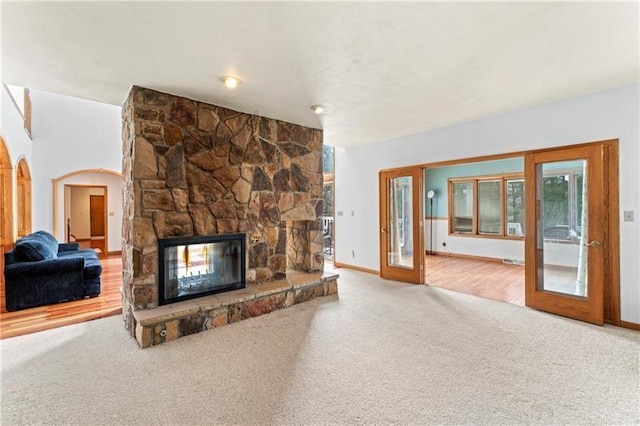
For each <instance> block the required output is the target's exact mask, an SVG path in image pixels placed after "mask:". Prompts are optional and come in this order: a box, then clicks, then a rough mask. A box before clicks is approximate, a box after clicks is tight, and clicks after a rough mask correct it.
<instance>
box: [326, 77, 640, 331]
mask: <svg viewBox="0 0 640 426" xmlns="http://www.w3.org/2000/svg"><path fill="white" fill-rule="evenodd" d="M639 89H640V86H638V85H634V86H627V87H622V88H617V89H613V90H609V91H605V92H600V93H596V94H592V95H588V96H582V97H578V98H573V99H568V100H564V101H561V102H555V103H552V104H548V105H543V106H539V107H536V108H530V109H527V110H523V111H519V112H515V113H510V114H504V115H499V116H495V117H489V118H485V119H481V120H476V121H472V122H467V123H463V124H459V125H456V126H451V127H447V128H442V129H437V130H432V131H428V132H423V133H418V134H414V135H410V136H405V137H401V138H397V139H392V140H387V141H382V142H378V143H375V144H372V145H367V146H363V147H358V148H351V149H336V151H335V152H336V156H335V161H336V175H335V191H336V194H335V196H336V201H335V203H336V224H335V226H336V261H337V262H341V263H346V264H351V265H356V266H360V267H364V268H369V269H375V270H378V269H379V232H378V231H379V223H378V172H379V171H380V170H381V169H386V168H392V167H400V166H407V165H412V164H422V163H432V162H438V161H445V160H454V159H464V158H469V157H475V156H482V155H491V154H502V153H508V152H516V151H523V150H529V149H538V148H544V147H554V146H561V145H571V144H577V143H583V142H592V141H599V140H605V139H614V138H617V139H619V140H620V211H621V214H622V212H623V211H625V210H632V211H635V216H636V221H635V222H624V221H622V217H620V248H621V259H620V262H621V271H620V272H621V291H620V293H621V295H620V296H621V311H622V320H624V321H631V322H635V323H640V280H639V279H638V278H639V276H640V262H638V254H639V253H640V242H639V241H640V226H639V225H638V221H639V220H640V217H639V211H638V210H639V209H640V185H639V183H640V172H639V170H640V167H638V164H639V163H640V149H639V137H640V135H639V126H640V118H639V117H640V106H639V101H640V96H639V93H638V92H639ZM325 142H326V143H328V144H331V143H332V142H331V141H330V140H326V141H325ZM341 212H342V213H343V214H342V215H341V214H340V213H341ZM352 253H354V254H355V255H354V256H353V255H352Z"/></svg>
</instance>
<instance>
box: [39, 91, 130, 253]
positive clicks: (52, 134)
mask: <svg viewBox="0 0 640 426" xmlns="http://www.w3.org/2000/svg"><path fill="white" fill-rule="evenodd" d="M31 100H32V108H33V111H32V136H33V163H32V164H30V165H31V172H32V178H33V181H32V184H33V188H32V196H33V212H34V215H33V229H34V231H35V230H39V229H44V230H47V231H50V232H54V229H53V228H54V224H53V207H52V206H53V190H52V180H53V179H56V178H60V177H62V176H64V175H66V174H68V173H71V172H75V171H78V170H91V169H105V170H110V171H115V172H120V170H121V168H122V166H121V164H122V152H121V117H120V110H121V108H120V107H117V106H113V105H107V104H101V103H98V102H92V101H87V100H83V99H77V98H70V97H67V96H61V95H55V94H51V93H46V92H40V91H37V90H31ZM99 175H103V177H104V176H108V175H106V174H99ZM77 176H84V175H77ZM74 177H75V176H74ZM119 179H120V189H121V181H122V179H121V178H119ZM66 183H71V182H66ZM73 183H76V184H96V185H104V183H103V181H102V180H100V179H98V181H96V178H95V177H93V178H90V179H89V180H82V179H80V180H79V181H78V180H75V181H74V182H73ZM62 191H63V190H60V191H59V192H58V199H59V202H58V208H59V209H63V207H64V206H63V204H64V203H63V199H64V197H63V192H62ZM116 191H118V192H116ZM119 191H120V190H116V189H113V190H112V189H111V188H109V190H108V196H109V210H110V211H113V212H114V213H115V212H116V211H118V212H119V215H120V216H119V217H120V220H121V217H122V213H121V210H122V208H121V206H122V200H121V198H122V195H121V192H119ZM115 196H117V197H118V198H119V202H118V203H115V202H113V203H112V197H115ZM112 206H113V208H112ZM62 211H64V210H62ZM58 217H59V218H60V220H59V222H62V220H61V219H62V218H63V215H62V214H59V215H58ZM114 217H115V216H113V217H112V216H109V225H108V226H109V234H110V236H109V247H108V250H109V251H114V250H120V246H121V238H120V235H121V234H120V233H121V227H120V224H119V223H118V224H114V225H112V223H111V222H112V221H114V220H115V219H113V218H114ZM60 226H63V225H60V224H58V231H57V232H56V233H57V234H58V237H59V238H60V239H63V236H64V232H60V231H59V227H60ZM115 231H117V235H115V236H114V237H112V236H111V234H112V233H113V232H115ZM113 244H117V245H113Z"/></svg>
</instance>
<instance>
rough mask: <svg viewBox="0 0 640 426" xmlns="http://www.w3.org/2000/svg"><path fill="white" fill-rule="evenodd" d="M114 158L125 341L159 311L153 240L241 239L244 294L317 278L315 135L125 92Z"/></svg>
mask: <svg viewBox="0 0 640 426" xmlns="http://www.w3.org/2000/svg"><path fill="white" fill-rule="evenodd" d="M122 149H123V177H124V182H125V185H124V187H125V189H124V191H125V192H124V206H123V207H124V217H123V254H122V256H123V283H124V286H123V307H122V309H123V316H124V319H125V324H126V327H127V329H128V330H129V332H130V333H131V334H133V335H136V328H139V326H140V320H139V318H136V313H140V312H141V311H146V310H153V309H155V308H157V307H158V306H159V303H160V289H159V275H160V273H159V271H160V268H163V267H164V265H160V264H159V249H158V244H159V241H163V240H167V239H171V238H180V239H184V238H189V237H195V238H200V237H203V236H211V235H227V234H244V238H245V242H244V243H245V245H246V259H244V260H245V261H246V262H245V264H246V270H245V271H243V273H244V275H245V281H246V285H247V288H248V289H249V288H251V287H252V286H259V285H261V284H264V283H269V282H272V281H278V280H283V279H286V278H287V276H288V275H290V274H291V273H292V272H302V273H312V272H314V271H322V269H323V266H324V258H323V255H322V250H323V242H322V237H323V235H322V227H321V221H320V217H321V215H322V195H323V192H322V131H321V130H317V129H311V128H308V127H303V126H298V125H294V124H290V123H285V122H282V121H278V120H273V119H269V118H265V117H260V116H256V115H250V114H245V113H241V112H237V111H233V110H230V109H226V108H222V107H218V106H214V105H210V104H207V103H204V102H198V101H194V100H191V99H187V98H183V97H178V96H173V95H169V94H166V93H161V92H158V91H154V90H150V89H146V88H141V87H133V88H132V90H131V92H130V94H129V96H128V98H127V100H126V102H125V104H124V106H123V146H122ZM325 284H326V283H325ZM325 287H326V286H325ZM241 291H243V290H241ZM325 293H326V291H325ZM138 316H140V315H138ZM143 316H144V315H143ZM138 331H139V330H138ZM165 331H166V330H165ZM136 337H138V336H136ZM138 340H139V341H140V339H138Z"/></svg>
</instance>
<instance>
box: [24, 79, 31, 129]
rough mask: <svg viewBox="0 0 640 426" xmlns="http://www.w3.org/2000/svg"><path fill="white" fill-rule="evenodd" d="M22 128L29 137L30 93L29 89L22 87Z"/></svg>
mask: <svg viewBox="0 0 640 426" xmlns="http://www.w3.org/2000/svg"><path fill="white" fill-rule="evenodd" d="M23 89H24V94H23V96H24V130H25V131H26V132H27V135H29V138H30V139H31V94H30V93H29V89H28V88H27V87H24V88H23Z"/></svg>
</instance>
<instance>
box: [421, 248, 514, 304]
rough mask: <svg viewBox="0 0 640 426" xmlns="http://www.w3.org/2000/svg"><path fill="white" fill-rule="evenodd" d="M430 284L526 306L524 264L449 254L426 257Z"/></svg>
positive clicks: (427, 275) (427, 282)
mask: <svg viewBox="0 0 640 426" xmlns="http://www.w3.org/2000/svg"><path fill="white" fill-rule="evenodd" d="M425 267H426V268H425V270H426V281H425V282H426V284H427V285H431V286H434V287H439V288H444V289H447V290H451V291H456V292H458V293H466V294H472V295H474V296H479V297H483V298H485V299H492V300H498V301H501V302H508V303H513V304H515V305H521V306H524V266H523V265H513V264H505V263H502V262H499V261H490V260H481V259H471V258H464V257H454V256H447V255H433V256H429V255H427V256H425Z"/></svg>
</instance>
